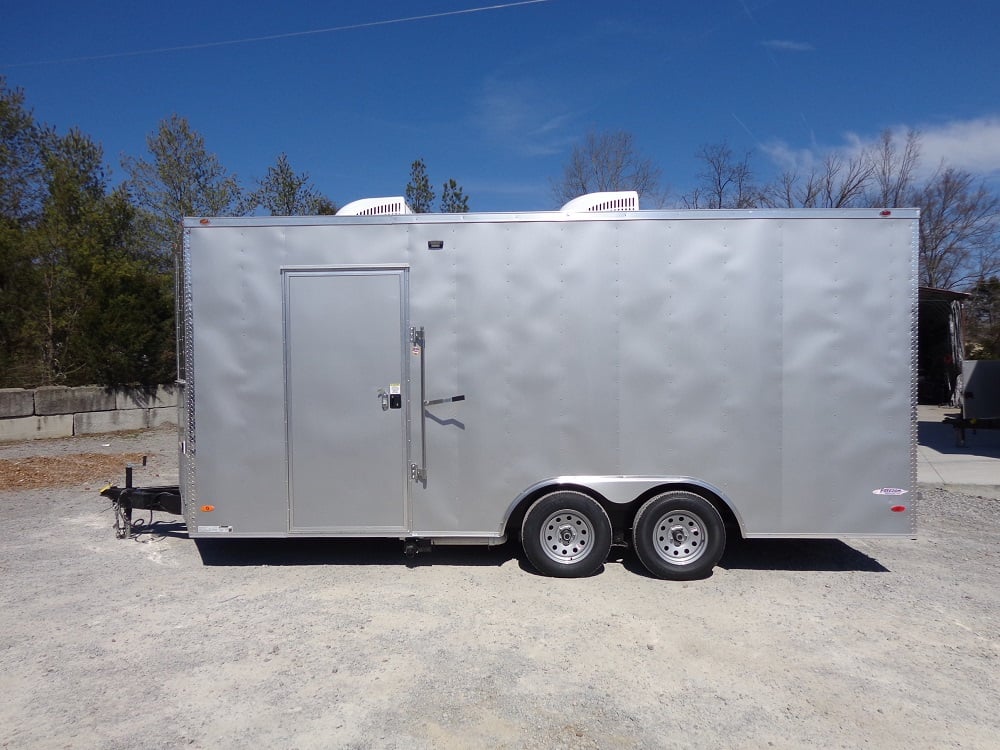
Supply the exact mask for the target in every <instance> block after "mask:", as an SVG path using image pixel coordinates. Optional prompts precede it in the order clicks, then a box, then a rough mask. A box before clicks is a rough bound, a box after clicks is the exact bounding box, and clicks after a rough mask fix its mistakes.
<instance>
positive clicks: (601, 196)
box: [562, 190, 639, 213]
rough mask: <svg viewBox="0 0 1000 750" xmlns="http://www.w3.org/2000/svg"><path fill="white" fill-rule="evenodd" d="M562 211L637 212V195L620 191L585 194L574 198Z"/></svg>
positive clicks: (628, 191)
mask: <svg viewBox="0 0 1000 750" xmlns="http://www.w3.org/2000/svg"><path fill="white" fill-rule="evenodd" d="M562 210H563V211H569V212H572V213H578V212H581V211H638V210H639V194H638V193H637V192H636V191H635V190H622V191H620V192H617V193H587V194H586V195H581V196H580V197H579V198H574V199H573V200H571V201H570V202H569V203H567V204H566V205H565V206H563V207H562Z"/></svg>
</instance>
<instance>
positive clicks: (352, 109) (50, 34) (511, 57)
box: [0, 0, 1000, 211]
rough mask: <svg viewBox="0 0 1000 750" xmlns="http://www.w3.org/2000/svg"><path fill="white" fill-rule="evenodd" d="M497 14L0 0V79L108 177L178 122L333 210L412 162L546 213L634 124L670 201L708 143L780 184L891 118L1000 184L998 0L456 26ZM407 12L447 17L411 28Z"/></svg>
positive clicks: (845, 2)
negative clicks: (98, 153) (94, 145)
mask: <svg viewBox="0 0 1000 750" xmlns="http://www.w3.org/2000/svg"><path fill="white" fill-rule="evenodd" d="M502 5H507V3H506V2H505V1H504V0H493V2H492V3H490V2H483V1H482V0H479V1H478V2H477V0H411V1H410V2H401V1H396V0H384V1H383V2H380V3H377V4H376V3H361V2H351V3H347V2H320V1H319V0H312V1H310V2H299V1H297V0H287V2H285V3H281V4H278V3H261V4H253V3H244V2H239V3H237V2H211V1H210V0H205V1H203V2H197V3H195V2H187V1H186V0H176V1H175V2H173V3H170V4H160V3H145V2H135V1H134V0H132V2H123V1H121V0H104V1H103V2H95V3H80V2H62V1H61V0H53V1H52V2H34V3H24V2H14V1H13V0H4V7H3V11H2V14H0V18H2V22H0V75H5V76H6V77H7V83H8V85H9V86H18V87H21V88H23V89H24V91H25V93H26V96H27V101H28V104H29V106H31V107H32V108H33V109H34V112H35V115H36V117H37V118H38V119H39V120H42V121H44V122H47V123H49V124H51V125H54V126H55V127H56V128H57V129H58V130H59V131H60V132H65V131H66V130H67V129H68V128H69V127H71V126H77V127H79V128H81V129H82V130H83V131H84V132H85V133H87V134H89V135H91V136H92V137H93V138H94V139H95V140H97V141H98V142H100V143H101V144H102V145H103V147H104V150H105V156H106V160H107V161H108V163H109V164H110V165H111V167H112V168H113V178H114V179H120V178H121V176H122V174H121V169H120V167H119V161H120V157H121V155H122V154H129V155H141V154H144V153H145V138H146V136H147V134H149V133H150V132H151V131H153V130H154V129H155V128H156V126H157V123H158V122H159V121H160V120H161V119H163V118H165V117H168V116H169V115H171V114H172V113H175V112H176V113H178V114H180V115H183V116H184V117H186V118H188V120H189V121H190V123H191V125H192V126H193V127H194V128H195V129H196V130H198V131H199V132H200V133H201V134H202V135H203V136H204V137H205V139H206V143H207V146H208V148H209V149H210V150H211V151H213V152H215V153H216V154H217V155H218V156H219V158H220V159H221V161H222V162H223V164H224V165H225V166H226V167H227V168H228V169H230V170H231V171H233V172H236V173H237V174H238V175H239V177H240V179H241V180H242V181H243V182H244V183H251V182H252V181H253V180H254V179H255V178H259V177H261V176H262V175H263V174H264V173H265V171H266V170H267V167H268V166H269V165H271V164H273V163H274V161H275V158H276V157H277V155H278V154H279V153H281V152H285V153H287V154H288V157H289V160H290V162H291V164H292V166H293V167H294V168H295V169H296V170H297V171H306V172H308V173H309V174H310V176H311V178H312V181H313V183H314V184H315V186H316V187H317V188H318V189H319V190H321V191H322V192H324V193H325V194H327V195H328V196H329V197H330V198H331V199H333V200H334V201H335V202H336V203H338V204H339V205H343V204H344V203H347V202H348V201H350V200H353V199H355V198H360V197H370V196H381V195H399V194H402V192H403V189H404V187H405V185H406V182H407V180H408V176H409V165H410V163H411V162H412V161H413V160H414V159H415V158H417V157H422V158H423V159H424V160H425V162H426V163H427V166H428V170H429V173H430V176H431V179H432V181H433V182H434V183H435V185H436V186H437V188H438V191H439V192H440V184H441V183H442V182H444V181H445V180H446V179H448V178H450V177H454V178H455V179H456V180H457V181H458V182H459V183H461V184H462V185H463V186H464V188H465V191H466V193H468V194H469V196H470V205H471V208H472V209H473V210H485V211H493V210H496V211H514V210H538V209H549V208H554V207H557V206H556V203H555V201H554V199H553V198H552V195H551V188H550V183H551V181H552V180H553V179H558V177H559V176H560V174H561V172H562V165H563V164H564V163H565V161H566V158H567V156H568V154H569V152H570V150H571V149H572V147H573V145H574V144H575V143H578V142H579V141H580V140H581V139H582V138H583V136H584V135H585V134H586V133H587V131H588V130H598V131H600V130H626V131H629V132H630V133H632V134H633V136H634V138H635V142H636V145H637V147H638V149H639V150H640V151H641V152H642V153H643V154H644V155H645V156H647V157H649V158H650V159H651V160H652V161H653V162H654V163H655V164H656V165H658V166H659V167H660V168H661V170H662V172H663V176H664V182H665V184H666V185H667V186H668V187H669V188H670V190H671V198H672V199H673V200H677V199H678V198H679V196H680V195H681V194H683V193H684V192H686V191H688V190H690V188H691V187H692V186H693V185H694V183H695V182H696V180H697V173H698V170H699V164H698V162H697V160H696V159H695V153H696V152H697V150H698V148H699V147H700V146H701V145H703V144H706V143H716V142H719V141H722V140H727V141H728V142H729V144H730V145H731V146H732V147H733V148H734V150H736V151H738V152H742V151H744V150H748V149H753V151H754V154H755V156H754V164H755V166H756V168H757V172H758V173H759V175H760V177H761V178H767V177H768V176H770V174H771V172H772V171H773V170H776V169H777V168H778V167H779V166H781V165H783V164H786V163H788V161H789V160H797V161H799V162H802V161H808V160H809V159H810V158H814V157H815V156H816V155H821V154H824V153H827V152H829V151H831V150H834V149H839V150H844V151H851V150H853V149H856V148H859V147H861V146H863V145H864V144H865V143H867V142H870V141H871V140H872V139H874V138H875V137H877V136H878V134H879V132H880V131H882V130H884V129H886V128H891V129H900V130H905V129H906V128H917V129H919V130H920V131H921V132H922V133H923V152H924V159H923V166H924V169H925V170H930V169H933V168H934V167H936V166H937V165H938V164H939V163H940V161H941V160H942V159H945V160H947V161H948V163H949V164H951V165H953V166H957V167H960V168H963V169H968V170H970V171H973V172H976V173H978V174H981V175H982V176H983V178H984V179H987V180H989V182H990V183H991V184H992V185H998V184H1000V41H998V31H1000V3H996V2H995V1H992V0H984V1H983V2H972V1H969V2H961V1H959V2H954V3H942V2H934V3H932V2H926V1H925V0H910V1H909V2H899V1H896V0H882V1H879V2H872V1H871V0H865V1H860V0H842V1H841V2H838V3H809V2H802V0H797V1H793V0H703V1H702V2H673V1H671V0H635V1H634V2H596V1H595V2H592V1H590V0H544V1H543V2H536V3H531V4H519V5H514V6H510V7H494V8H493V9H490V10H478V11H475V12H462V13H455V12H456V11H472V10H473V9H477V8H485V7H488V6H502ZM445 14H448V15H445ZM415 16H435V17H428V18H423V19H420V20H408V21H404V20H401V19H407V18H413V17H415ZM382 21H398V22H394V23H386V24H378V25H372V24H375V23H376V22H382ZM345 27H355V28H345ZM328 29H335V30H329V31H324V30H328ZM299 32H314V33H299ZM272 36H277V37H278V38H271V39H263V40H260V38H261V37H272ZM253 39H257V40H258V41H244V42H240V43H235V44H226V45H218V46H216V45H214V43H216V42H228V41H235V40H253ZM199 45H211V46H199ZM178 47H188V49H175V48H178ZM150 50H161V51H155V52H154V51H150ZM162 50H166V51H162ZM133 52H142V53H143V54H135V55H133V54H128V53H133ZM52 61H55V62H52Z"/></svg>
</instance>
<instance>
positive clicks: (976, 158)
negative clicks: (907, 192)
mask: <svg viewBox="0 0 1000 750" xmlns="http://www.w3.org/2000/svg"><path fill="white" fill-rule="evenodd" d="M890 130H891V132H892V133H893V135H894V136H895V138H896V141H897V143H899V144H902V143H903V142H904V141H905V139H906V134H907V132H909V131H910V130H916V131H917V133H919V136H920V162H919V164H918V166H917V176H918V177H928V176H930V175H931V174H933V173H934V172H935V171H936V170H938V169H940V167H941V166H942V165H944V166H946V167H954V168H956V169H962V170H965V171H967V172H970V173H972V174H976V175H982V176H983V177H996V176H1000V115H990V116H987V117H978V118H974V119H972V120H954V121H951V122H947V123H943V124H935V125H915V126H910V125H898V126H895V127H892V128H890ZM878 137H879V134H877V133H876V134H873V135H868V136H864V135H860V134H858V133H853V132H849V133H846V134H845V135H844V141H843V143H841V144H838V145H833V146H829V147H823V146H817V145H814V146H810V147H795V146H792V145H789V144H788V143H785V142H784V141H772V142H770V143H768V144H765V145H764V147H763V150H764V152H765V153H766V154H767V155H768V156H769V157H770V158H771V160H772V161H773V162H774V163H775V164H776V165H777V166H778V167H779V168H780V169H789V170H797V171H800V172H808V171H809V169H810V168H811V167H813V166H814V165H816V164H817V163H818V162H819V161H821V160H822V159H823V158H824V157H825V156H826V155H827V154H830V153H831V152H833V153H839V154H841V155H842V156H845V157H850V156H854V155H857V154H858V153H860V152H861V151H862V149H866V148H870V147H871V146H873V145H875V143H876V142H877V140H878Z"/></svg>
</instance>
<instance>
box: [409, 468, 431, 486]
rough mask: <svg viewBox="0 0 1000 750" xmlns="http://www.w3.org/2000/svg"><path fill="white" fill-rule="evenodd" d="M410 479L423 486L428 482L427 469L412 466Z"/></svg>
mask: <svg viewBox="0 0 1000 750" xmlns="http://www.w3.org/2000/svg"><path fill="white" fill-rule="evenodd" d="M410 479H411V480H413V481H414V482H420V483H421V484H423V483H424V482H426V481H427V469H422V468H420V467H419V466H417V465H416V464H410Z"/></svg>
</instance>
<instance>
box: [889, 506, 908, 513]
mask: <svg viewBox="0 0 1000 750" xmlns="http://www.w3.org/2000/svg"><path fill="white" fill-rule="evenodd" d="M889 510H891V511H892V512H893V513H902V512H903V511H904V510H906V506H905V505H893V506H892V507H891V508H889Z"/></svg>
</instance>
